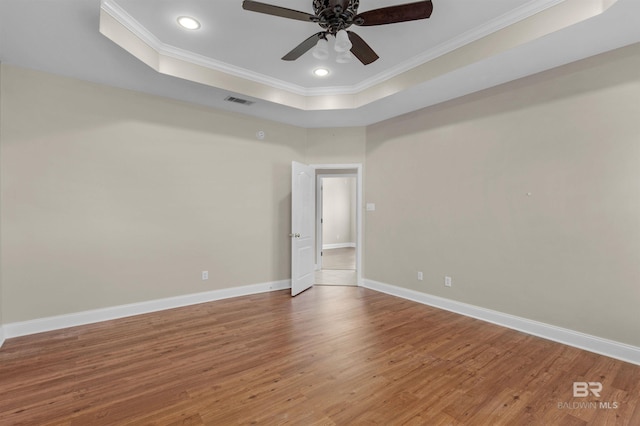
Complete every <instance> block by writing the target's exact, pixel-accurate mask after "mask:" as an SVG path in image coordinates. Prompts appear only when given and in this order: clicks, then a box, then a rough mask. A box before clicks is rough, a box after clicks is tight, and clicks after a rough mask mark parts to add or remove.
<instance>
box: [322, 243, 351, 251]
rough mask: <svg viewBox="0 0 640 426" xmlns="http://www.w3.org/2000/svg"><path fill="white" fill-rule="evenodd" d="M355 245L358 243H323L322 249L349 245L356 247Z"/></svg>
mask: <svg viewBox="0 0 640 426" xmlns="http://www.w3.org/2000/svg"><path fill="white" fill-rule="evenodd" d="M355 246H356V243H335V244H323V245H322V250H330V249H337V248H347V247H353V248H355Z"/></svg>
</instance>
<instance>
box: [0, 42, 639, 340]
mask: <svg viewBox="0 0 640 426" xmlns="http://www.w3.org/2000/svg"><path fill="white" fill-rule="evenodd" d="M638 69H640V45H635V46H631V47H629V48H626V49H622V50H619V51H615V52H610V53H607V54H604V55H600V56H598V57H595V58H591V59H588V60H585V61H581V62H579V63H576V64H571V65H568V66H566V67H562V68H560V69H556V70H553V71H550V72H546V73H543V74H539V75H537V76H533V77H529V78H526V79H523V80H520V81H518V82H515V83H511V84H507V85H504V86H501V87H498V88H494V89H491V90H489V91H485V92H483V93H480V94H476V95H472V96H468V97H465V98H463V99H459V100H456V101H452V102H449V103H446V104H444V105H440V106H437V107H434V108H429V109H426V110H423V111H418V112H415V113H412V114H408V115H405V116H402V117H399V118H396V119H392V120H389V121H386V122H383V123H379V124H377V125H374V126H369V127H368V128H366V129H365V128H362V127H360V128H340V129H301V128H296V127H292V126H286V125H282V124H277V123H272V122H268V121H262V120H258V119H254V118H250V117H247V116H240V115H236V114H230V113H224V112H221V111H216V110H212V109H208V108H201V107H197V106H193V105H188V104H184V103H179V102H174V101H170V100H167V99H162V98H157V97H152V96H147V95H143V94H139V93H134V92H129V91H123V90H119V89H113V88H108V87H103V86H100V85H95V84H90V83H84V82H80V81H77V80H72V79H66V78H61V77H56V76H52V75H48V74H43V73H39V72H35V71H28V70H24V69H18V68H14V67H11V66H7V65H2V66H0V73H1V74H0V108H1V109H0V142H1V146H0V174H1V175H0V184H1V185H2V188H1V189H2V192H1V195H2V196H1V199H0V209H1V211H0V216H1V217H0V229H1V230H2V244H1V247H0V250H1V251H0V255H1V260H2V262H1V265H0V323H1V322H4V323H5V324H7V323H11V322H15V321H23V320H29V319H35V318H42V317H47V316H51V315H58V314H66V313H72V312H78V311H83V310H88V309H95V308H101V307H108V306H114V305H121V304H125V303H133V302H138V301H146V300H152V299H157V298H161V297H170V296H175V295H181V294H189V293H196V292H201V291H207V290H212V289H218V288H226V287H233V286H239V285H244V284H251V283H258V282H266V281H274V280H280V279H287V278H289V276H290V269H289V268H290V264H289V263H290V261H289V256H290V247H289V238H288V237H287V235H288V232H289V222H290V212H289V209H290V162H291V161H292V160H297V161H304V162H307V163H314V164H336V163H363V164H364V163H365V162H366V167H365V169H364V170H365V182H364V184H365V201H367V202H375V203H376V211H374V212H367V213H366V217H365V221H364V222H365V258H366V264H365V277H366V278H369V279H373V280H377V281H381V282H385V283H388V284H393V285H399V286H403V287H406V288H411V289H415V290H419V291H424V292H427V293H431V294H435V295H438V296H442V297H447V298H451V299H454V300H459V301H462V302H467V303H472V304H475V305H478V306H482V307H486V308H490V309H495V310H498V311H502V312H506V313H511V314H514V315H519V316H522V317H525V318H530V319H534V320H539V321H543V322H546V323H550V324H554V325H558V326H561V327H566V328H570V329H574V330H577V331H582V332H586V333H589V334H593V335H596V336H601V337H605V338H609V339H613V340H617V341H621V342H626V343H629V344H633V345H636V346H639V345H640V332H639V329H638V324H639V322H640V318H639V317H638V313H637V312H638V310H637V305H638V301H639V300H640V287H639V286H638V283H639V282H640V123H639V122H638V119H637V117H639V116H640V102H638V99H640V79H639V77H638V75H637V74H638V73H637V70H638ZM260 129H261V130H265V131H266V133H267V139H266V140H265V141H258V140H257V139H256V138H255V132H256V131H257V130H260ZM527 193H531V196H527ZM202 270H208V271H209V273H210V279H209V280H208V281H201V279H200V272H201V271H202ZM417 271H423V272H424V274H425V280H424V281H422V282H418V281H417V280H416V272H417ZM444 275H451V276H452V277H453V287H452V288H450V289H447V288H444V287H443V285H442V280H443V276H444Z"/></svg>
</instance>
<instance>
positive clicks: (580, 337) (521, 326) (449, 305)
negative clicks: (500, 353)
mask: <svg viewBox="0 0 640 426" xmlns="http://www.w3.org/2000/svg"><path fill="white" fill-rule="evenodd" d="M363 287H366V288H369V289H372V290H376V291H379V292H382V293H387V294H390V295H392V296H397V297H401V298H403V299H408V300H413V301H414V302H418V303H422V304H425V305H429V306H433V307H436V308H440V309H445V310H447V311H451V312H455V313H457V314H461V315H465V316H468V317H472V318H476V319H479V320H483V321H487V322H490V323H493V324H497V325H501V326H504V327H507V328H511V329H514V330H518V331H522V332H524V333H528V334H532V335H534V336H538V337H542V338H544V339H548V340H553V341H555V342H559V343H563V344H565V345H569V346H574V347H576V348H580V349H584V350H587V351H590V352H595V353H597V354H600V355H605V356H608V357H611V358H616V359H619V360H622V361H626V362H630V363H632V364H638V365H640V347H637V346H631V345H627V344H625V343H620V342H616V341H613V340H608V339H603V338H601V337H596V336H592V335H590V334H585V333H580V332H578V331H573V330H569V329H566V328H562V327H557V326H555V325H550V324H545V323H542V322H538V321H533V320H530V319H526V318H522V317H517V316H515V315H510V314H505V313H502V312H498V311H493V310H491V309H485V308H481V307H479V306H474V305H469V304H467V303H462V302H457V301H455V300H451V299H445V298H442V297H438V296H433V295H431V294H427V293H422V292H419V291H415V290H409V289H406V288H402V287H397V286H394V285H390V284H384V283H381V282H377V281H373V280H368V279H365V280H363Z"/></svg>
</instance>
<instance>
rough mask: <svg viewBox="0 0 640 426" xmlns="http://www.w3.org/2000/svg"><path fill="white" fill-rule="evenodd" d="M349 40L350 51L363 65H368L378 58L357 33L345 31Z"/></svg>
mask: <svg viewBox="0 0 640 426" xmlns="http://www.w3.org/2000/svg"><path fill="white" fill-rule="evenodd" d="M347 34H349V40H350V41H351V45H352V46H351V53H353V56H355V57H356V58H358V60H359V61H360V62H362V63H363V64H364V65H369V64H370V63H372V62H375V61H376V60H378V58H379V56H378V55H377V54H376V52H374V51H373V49H372V48H371V47H370V46H369V45H368V44H367V42H366V41H364V40H363V39H362V37H360V36H359V35H358V34H356V33H352V32H351V31H347Z"/></svg>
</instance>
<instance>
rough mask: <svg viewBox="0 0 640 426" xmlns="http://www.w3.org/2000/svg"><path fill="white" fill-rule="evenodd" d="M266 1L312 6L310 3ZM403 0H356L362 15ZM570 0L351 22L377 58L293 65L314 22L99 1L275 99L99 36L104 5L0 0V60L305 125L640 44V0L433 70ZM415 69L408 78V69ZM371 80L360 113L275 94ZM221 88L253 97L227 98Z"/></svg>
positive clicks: (351, 120) (408, 106)
mask: <svg viewBox="0 0 640 426" xmlns="http://www.w3.org/2000/svg"><path fill="white" fill-rule="evenodd" d="M262 1H263V2H265V3H271V4H274V5H278V6H282V7H288V8H292V9H297V10H301V11H304V12H308V13H312V8H311V0H262ZM407 1H408V0H400V1H398V0H361V5H360V8H359V11H360V12H364V11H366V10H370V9H375V8H379V7H385V6H390V5H395V4H401V3H405V2H407ZM570 1H575V0H485V1H478V0H433V3H434V10H433V14H432V16H431V18H430V19H427V20H422V21H415V22H408V23H399V24H391V25H384V26H377V27H355V26H354V27H352V28H351V30H352V31H354V32H356V33H358V34H359V35H360V36H361V37H363V38H364V39H365V40H366V41H367V43H368V44H369V45H370V46H371V47H372V48H373V49H374V50H375V51H376V52H377V53H378V55H379V56H380V59H379V60H378V61H376V62H374V63H373V64H371V65H368V66H364V65H362V64H361V63H359V62H358V61H354V62H352V63H349V64H336V63H335V62H334V61H333V60H332V58H330V59H329V60H327V61H318V60H316V59H314V58H313V57H312V55H311V53H310V52H309V53H307V54H305V55H303V57H301V58H300V59H298V60H297V61H295V62H286V61H282V60H280V57H282V56H283V55H284V54H285V53H287V52H288V51H289V50H291V49H292V48H293V47H295V46H296V45H297V44H298V43H300V42H301V41H302V40H304V39H305V38H307V37H309V36H310V35H312V34H314V33H315V32H317V31H319V27H318V26H317V25H316V24H313V23H307V22H301V21H294V20H289V19H284V18H279V17H273V16H268V15H264V14H259V13H255V12H249V11H245V10H243V9H242V7H241V1H240V0H206V1H205V0H105V4H106V6H111V7H113V8H116V9H117V10H118V11H119V13H120V14H121V15H120V18H122V17H123V16H124V17H126V20H127V23H128V25H130V26H132V27H133V28H134V30H136V31H137V32H138V33H143V34H144V35H146V36H147V37H149V38H150V39H151V40H152V41H153V42H154V43H156V44H157V45H159V46H163V47H165V48H169V49H171V51H172V52H178V53H179V54H180V55H183V56H182V57H184V58H187V59H194V58H195V59H199V60H200V63H205V64H208V65H211V66H212V67H213V68H216V69H217V70H222V71H223V72H224V73H227V74H229V75H233V76H241V77H242V78H243V79H245V80H246V81H247V84H246V86H247V87H249V86H251V85H252V84H253V83H254V82H259V83H260V84H262V85H264V86H265V87H266V86H269V87H274V88H275V89H274V90H276V92H277V93H276V92H274V93H276V95H273V94H270V95H269V96H261V95H260V93H262V92H260V91H256V92H255V94H256V96H252V95H254V93H252V92H251V90H248V89H247V90H244V88H240V89H238V86H237V85H236V86H233V85H229V86H227V87H226V88H225V87H224V86H225V84H224V83H217V82H214V84H213V86H217V87H213V86H211V85H205V84H200V83H195V82H192V81H187V80H184V79H181V78H177V77H173V76H170V75H166V74H163V73H161V72H158V71H156V70H154V69H152V68H151V67H149V66H148V65H146V64H145V63H143V62H142V61H140V60H139V59H138V58H136V57H134V56H133V55H132V54H130V53H128V52H127V51H125V50H124V49H123V48H122V47H120V46H118V45H117V44H116V43H114V41H112V40H110V39H109V38H107V37H105V36H104V35H103V34H101V33H100V32H99V26H100V8H101V3H100V0H0V61H2V62H4V63H8V64H13V65H17V66H24V67H28V68H34V69H38V70H43V71H46V72H51V73H54V74H60V75H65V76H70V77H76V78H80V79H83V80H88V81H93V82H98V83H102V84H107V85H111V86H116V87H122V88H126V89H132V90H137V91H141V92H146V93H150V94H156V95H160V96H166V97H170V98H174V99H178V100H183V101H187V102H193V103H197V104H202V105H206V106H211V107H215V108H221V109H225V110H231V111H236V112H240V113H244V114H249V115H253V116H257V117H262V118H266V119H271V120H276V121H280V122H284V123H288V124H294V125H298V126H303V127H340V126H360V125H368V124H372V123H375V122H378V121H381V120H384V119H387V118H390V117H393V116H396V115H399V114H402V113H405V112H409V111H412V110H415V109H419V108H422V107H426V106H429V105H433V104H436V103H439V102H442V101H445V100H448V99H452V98H455V97H458V96H462V95H465V94H468V93H472V92H474V91H478V90H482V89H484V88H487V87H491V86H494V85H497V84H501V83H504V82H507V81H510V80H513V79H516V78H520V77H523V76H526V75H529V74H532V73H536V72H539V71H542V70H545V69H549V68H552V67H555V66H559V65H563V64H565V63H568V62H572V61H575V60H578V59H582V58H585V57H588V56H592V55H595V54H598V53H601V52H605V51H608V50H612V49H615V48H618V47H622V46H625V45H628V44H632V43H636V42H640V25H638V16H640V1H639V0H618V1H617V2H615V3H614V4H613V5H612V6H611V7H610V8H609V9H608V10H606V11H605V12H604V13H602V14H600V15H598V16H595V17H593V18H590V19H586V20H584V21H582V22H579V23H577V24H575V25H571V26H569V27H567V28H564V29H561V30H559V31H554V32H552V33H550V34H546V35H543V36H542V37H539V38H535V39H531V40H530V41H529V40H526V41H525V42H523V43H520V42H519V44H518V43H516V45H515V47H514V46H511V45H509V43H508V42H509V40H505V42H507V43H506V44H505V46H506V47H505V48H504V49H502V50H492V51H490V52H489V53H487V54H484V55H479V56H478V57H477V58H474V57H471V56H474V55H469V54H466V56H467V57H468V60H466V61H462V62H460V63H459V64H458V65H455V66H447V67H445V68H444V69H445V71H446V72H440V73H437V74H434V75H428V74H429V72H428V70H429V67H430V66H431V64H433V66H434V67H435V64H436V62H435V59H438V58H439V57H440V56H442V55H444V54H446V53H448V52H452V51H454V52H455V51H456V49H457V48H459V47H461V46H464V45H467V46H472V45H471V44H469V43H472V42H474V41H476V40H482V37H484V36H486V35H488V34H491V33H492V32H494V31H496V30H500V29H501V28H503V27H508V26H510V25H511V26H512V27H511V28H513V27H515V25H516V24H517V23H518V22H524V21H523V20H525V19H527V18H529V17H530V16H531V15H533V17H535V16H538V17H540V16H542V15H536V14H537V13H538V14H540V13H542V11H545V10H547V11H551V10H554V8H558V6H559V5H560V6H562V3H565V2H567V3H568V2H570ZM580 1H583V2H584V3H585V4H587V3H598V2H599V3H602V4H604V5H608V4H609V3H613V2H614V0H580ZM104 7H105V5H103V8H104ZM180 15H189V16H193V17H195V18H197V19H198V20H199V21H200V22H201V23H202V28H201V29H200V30H198V31H186V30H183V29H181V28H179V27H178V26H177V24H176V18H177V16H180ZM512 34H513V33H512ZM541 34H544V31H543V32H542V33H541ZM506 35H508V33H506ZM485 41H487V39H485ZM492 43H494V44H499V43H502V42H501V41H500V40H499V39H497V41H492ZM125 47H126V46H125ZM472 52H473V51H472ZM440 60H441V62H442V58H440ZM320 65H325V66H327V67H329V68H330V69H331V74H330V75H329V77H327V78H324V79H318V78H316V77H314V76H313V75H312V73H311V71H312V70H313V69H315V68H316V67H318V66H320ZM420 67H422V68H420ZM412 69H413V70H414V75H413V78H412V79H411V81H410V82H408V79H407V77H406V75H408V74H409V73H410V71H411V70H412ZM416 70H417V72H416ZM424 70H427V71H424ZM161 71H162V70H161ZM163 72H164V71H163ZM403 73H404V74H403ZM416 73H417V74H419V78H415V74H416ZM169 74H170V73H169ZM423 74H424V76H422V75H423ZM174 75H180V74H179V73H177V74H174ZM203 81H204V80H203ZM216 81H218V80H216ZM243 81H244V80H243ZM385 84H386V86H385ZM376 85H378V86H379V87H382V88H384V94H383V95H379V94H378V95H376V96H369V98H368V99H367V101H366V102H360V103H359V105H362V106H359V107H357V108H346V109H344V108H343V109H324V110H313V109H311V110H304V109H299V108H293V107H291V106H287V102H282V103H278V102H276V101H274V100H277V99H279V97H280V98H284V97H286V95H287V94H288V93H289V92H295V93H297V94H303V95H309V96H317V95H321V94H332V95H335V94H345V93H346V94H353V93H357V92H358V91H366V90H367V88H370V87H374V86H376ZM229 88H231V90H230V89H229ZM234 88H235V89H238V90H233V89H234ZM278 91H279V92H278ZM379 92H380V91H379ZM387 94H388V95H387ZM228 95H235V96H238V97H241V98H244V99H249V100H252V101H255V104H253V105H251V106H243V105H237V104H232V103H229V102H225V101H224V98H225V97H226V96H228ZM266 99H268V100H266Z"/></svg>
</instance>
